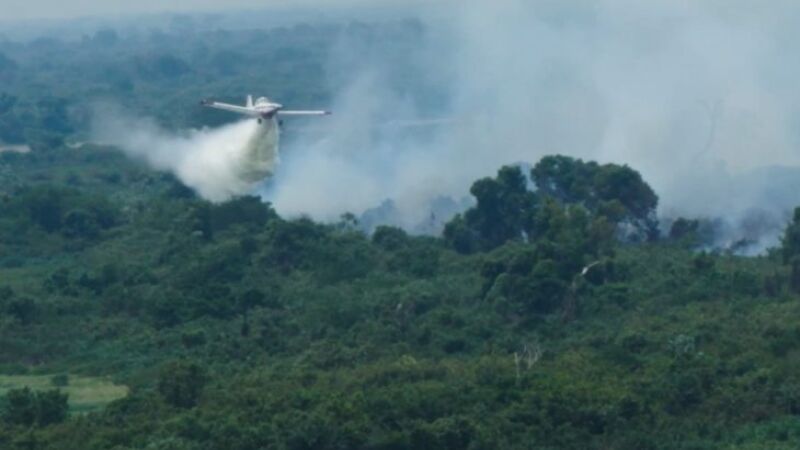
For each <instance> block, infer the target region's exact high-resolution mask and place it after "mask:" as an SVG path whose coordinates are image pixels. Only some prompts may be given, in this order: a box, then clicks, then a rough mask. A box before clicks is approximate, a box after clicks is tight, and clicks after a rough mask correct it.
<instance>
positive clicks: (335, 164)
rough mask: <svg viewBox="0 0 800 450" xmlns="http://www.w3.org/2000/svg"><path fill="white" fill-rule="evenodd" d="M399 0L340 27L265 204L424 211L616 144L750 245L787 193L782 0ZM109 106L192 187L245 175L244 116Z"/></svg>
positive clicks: (385, 212) (409, 213) (774, 221)
mask: <svg viewBox="0 0 800 450" xmlns="http://www.w3.org/2000/svg"><path fill="white" fill-rule="evenodd" d="M408 14H409V16H412V17H413V16H416V17H417V18H418V21H419V22H414V21H405V22H400V23H385V24H380V25H378V26H375V27H373V28H372V29H370V30H366V31H365V30H364V29H363V27H361V26H355V25H351V26H349V27H346V28H345V29H344V31H343V32H342V33H341V36H340V38H339V42H338V44H337V45H335V46H334V49H333V50H332V51H331V52H330V55H329V61H328V64H327V65H326V67H325V72H326V73H327V74H328V77H329V80H328V83H329V86H328V88H329V90H330V92H333V93H334V98H335V100H334V102H333V104H332V105H331V107H332V109H333V110H334V115H333V116H332V117H330V118H324V119H314V120H315V122H313V123H307V122H301V123H299V124H293V123H291V122H290V123H288V124H287V130H288V131H287V133H286V135H285V137H286V139H285V141H286V142H285V143H284V146H283V154H282V156H283V162H282V165H281V167H280V169H279V170H277V171H276V172H275V176H274V177H273V178H272V179H271V180H269V181H268V182H267V183H265V184H262V185H261V186H258V187H257V188H256V191H257V192H259V193H260V194H261V195H262V196H263V197H264V198H265V200H268V201H271V202H273V203H274V205H275V206H276V208H277V209H278V211H279V212H280V213H282V214H284V215H288V216H292V215H298V214H307V215H310V216H312V217H314V218H316V219H320V220H335V219H336V218H338V216H339V215H340V214H341V213H343V212H352V213H355V214H357V215H361V214H363V213H365V212H367V213H368V214H367V216H368V217H369V220H370V222H371V223H378V222H380V221H381V217H385V218H386V220H388V221H391V222H393V223H396V224H398V225H402V226H405V227H407V228H410V229H420V226H422V225H421V224H427V226H422V228H423V229H427V230H428V231H435V230H436V229H438V228H440V227H441V224H442V222H444V221H445V220H446V219H447V218H448V217H449V215H450V214H452V211H453V210H454V207H453V205H460V206H459V207H462V208H463V202H462V199H463V198H464V197H465V196H466V195H467V193H468V189H469V186H470V184H471V183H472V182H473V181H474V180H475V179H477V178H479V177H482V176H487V175H491V174H493V173H494V172H495V171H496V170H497V168H498V167H499V166H501V165H503V164H510V163H516V162H526V163H535V162H536V161H538V160H539V159H540V158H541V157H542V156H544V155H547V154H554V153H561V154H566V155H571V156H576V157H581V158H584V159H591V160H596V161H599V162H614V163H620V164H628V165H630V166H632V167H634V168H635V169H637V170H639V171H640V172H642V174H643V176H644V178H645V180H647V181H648V182H649V183H650V184H651V185H652V186H653V188H654V189H655V190H656V192H657V193H658V194H659V196H660V199H661V201H660V214H661V215H662V216H663V217H667V218H669V217H677V216H686V217H701V218H719V219H721V220H722V221H723V222H724V223H725V224H726V226H724V227H720V230H722V231H721V232H722V233H724V234H725V236H721V237H720V242H734V241H737V240H739V239H741V238H747V239H749V240H750V241H751V242H752V245H753V248H756V249H758V250H760V249H763V248H764V247H765V246H767V245H770V244H772V243H775V242H776V236H777V233H778V231H779V230H780V228H781V227H782V226H783V224H784V223H785V214H786V211H787V210H788V209H789V208H791V207H793V206H794V205H795V204H797V203H800V201H798V199H797V196H796V195H795V194H794V192H798V191H797V189H796V187H798V186H797V185H798V183H797V181H796V180H798V178H800V177H798V176H797V175H798V174H800V171H798V170H795V169H796V168H798V166H799V165H800V152H798V148H797V144H798V141H800V128H799V127H797V122H798V119H800V91H798V90H797V89H796V80H798V79H800V60H797V59H796V58H793V54H794V52H793V50H794V49H793V47H794V46H793V43H794V42H796V41H797V38H798V32H797V30H798V29H799V28H798V27H797V24H798V23H800V22H798V19H800V4H797V3H796V2H790V1H788V0H775V1H773V2H769V3H765V2H754V1H751V0H724V1H723V0H709V1H706V2H675V1H669V0H653V1H649V2H640V1H634V0H596V1H580V0H575V1H568V2H564V1H556V0H504V1H499V2H486V1H480V0H466V1H451V2H445V1H443V2H439V3H437V6H432V7H428V8H422V7H419V8H417V9H416V10H415V9H409V10H408ZM431 18H432V19H431ZM398 36H399V37H398ZM293 106H294V105H293ZM299 106H301V107H305V106H308V107H317V106H324V105H299ZM438 119H445V120H438ZM291 120H294V119H287V121H291ZM317 120H321V121H323V122H316V121H317ZM120 125H121V126H118V127H110V128H109V129H113V130H116V131H114V132H112V135H113V136H114V137H116V139H109V140H111V141H112V142H115V143H118V144H119V145H121V146H122V147H123V148H125V149H127V150H126V151H128V152H129V153H131V154H134V155H138V156H141V157H143V158H145V159H147V160H148V161H150V162H151V163H152V164H153V165H155V166H156V167H161V168H165V169H170V170H173V171H175V173H177V174H178V176H179V177H180V178H181V179H182V180H184V182H186V183H187V184H188V185H190V186H192V187H194V188H195V189H197V191H198V192H200V194H201V195H203V196H205V197H208V198H210V199H212V200H220V199H223V198H225V197H227V196H229V195H232V194H236V193H241V192H246V191H248V190H250V189H252V184H251V183H250V182H249V181H248V182H244V181H243V180H242V179H240V178H239V176H240V174H241V170H242V163H241V161H242V160H245V161H248V159H247V157H245V156H243V155H247V154H249V153H251V152H250V151H249V150H243V149H246V148H252V147H253V146H254V144H253V142H254V140H253V139H254V138H253V136H254V135H255V134H254V133H256V131H255V125H254V124H253V123H251V122H244V123H239V124H235V125H231V126H228V127H223V128H220V129H217V130H203V131H198V132H192V133H189V134H188V135H186V136H175V135H171V134H169V133H165V132H163V131H161V130H158V129H155V128H153V127H152V126H145V127H140V126H139V125H142V124H140V123H137V125H136V126H131V124H130V123H128V124H120ZM145 125H146V124H145ZM273 149H274V147H273ZM273 152H274V150H273ZM275 156H277V155H275ZM252 160H253V159H250V161H252ZM256 160H258V159H257V158H256ZM266 160H270V161H274V160H275V158H272V159H269V158H266V159H263V158H262V160H261V161H266ZM272 170H273V167H272V166H269V167H268V168H265V169H264V170H262V171H261V172H263V173H267V172H272ZM256 172H258V171H256ZM777 173H779V174H780V176H776V174H777ZM252 179H253V178H251V179H250V181H252ZM448 197H449V198H451V199H452V200H451V201H449V202H447V201H445V202H443V201H442V199H443V198H448ZM443 204H444V205H447V207H446V208H444V209H445V210H447V213H440V209H439V206H437V205H443ZM456 210H457V208H456ZM754 224H755V225H754Z"/></svg>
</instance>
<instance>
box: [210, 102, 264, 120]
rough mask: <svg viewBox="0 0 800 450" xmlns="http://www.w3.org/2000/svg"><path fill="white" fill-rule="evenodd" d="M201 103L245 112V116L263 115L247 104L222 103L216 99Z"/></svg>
mask: <svg viewBox="0 0 800 450" xmlns="http://www.w3.org/2000/svg"><path fill="white" fill-rule="evenodd" d="M200 104H201V105H203V106H208V107H209V108H216V109H222V110H225V111H230V112H235V113H239V114H244V115H245V116H251V117H258V116H260V115H261V114H260V113H259V112H258V111H256V110H254V109H252V108H247V107H245V106H238V105H231V104H229V103H221V102H215V101H210V100H203V101H202V102H200Z"/></svg>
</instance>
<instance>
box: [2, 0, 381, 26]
mask: <svg viewBox="0 0 800 450" xmlns="http://www.w3.org/2000/svg"><path fill="white" fill-rule="evenodd" d="M381 3H387V4H388V3H395V2H392V1H368V0H337V1H335V2H332V1H328V2H325V1H321V0H226V1H221V0H171V1H164V0H135V1H131V0H66V1H65V0H0V11H2V13H0V21H13V20H29V19H61V18H76V17H84V16H106V15H124V14H141V13H157V12H185V11H220V10H232V9H233V10H235V9H249V8H259V9H261V8H269V7H295V6H308V5H331V4H335V5H336V6H349V5H357V4H371V5H378V4H381Z"/></svg>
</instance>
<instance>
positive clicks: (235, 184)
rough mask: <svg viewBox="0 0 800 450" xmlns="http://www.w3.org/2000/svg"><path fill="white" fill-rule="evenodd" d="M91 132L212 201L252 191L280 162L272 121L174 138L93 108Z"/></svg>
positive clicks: (152, 124)
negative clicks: (171, 175)
mask: <svg viewBox="0 0 800 450" xmlns="http://www.w3.org/2000/svg"><path fill="white" fill-rule="evenodd" d="M92 128H93V133H92V134H93V136H94V137H95V139H97V140H99V141H100V142H104V143H108V144H111V145H114V146H117V147H119V148H120V149H122V150H123V151H124V152H125V153H126V154H128V155H129V156H131V157H133V158H136V159H141V160H144V161H145V162H147V163H148V164H150V165H151V166H152V167H154V168H156V169H159V170H168V171H170V172H172V173H174V174H175V175H176V176H177V177H178V178H179V179H180V180H181V181H182V182H183V183H184V184H186V185H187V186H189V187H191V188H192V189H194V190H195V191H196V192H197V193H198V194H199V195H200V196H202V197H204V198H206V199H208V200H211V201H214V202H218V201H223V200H227V199H228V198H230V197H232V196H235V195H241V194H247V193H250V192H252V191H253V189H254V188H255V186H256V184H257V183H259V182H261V181H262V180H263V179H265V178H267V177H269V176H271V175H272V174H273V173H274V171H275V167H276V165H277V164H278V160H279V158H278V156H279V155H278V131H277V127H275V125H274V123H273V122H271V121H264V123H263V124H261V125H259V124H258V123H257V122H256V121H255V120H245V121H242V122H237V123H233V124H230V125H225V126H222V127H219V128H216V129H207V128H204V129H201V130H190V131H188V132H186V133H174V132H169V131H166V130H164V129H162V128H160V127H159V126H158V125H156V124H155V122H154V121H152V120H149V119H139V118H135V117H128V116H126V114H125V113H123V112H122V111H121V110H119V109H116V108H114V107H111V106H108V105H102V106H98V107H97V108H96V111H95V114H94V123H93V124H92Z"/></svg>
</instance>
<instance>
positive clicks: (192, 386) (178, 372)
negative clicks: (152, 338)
mask: <svg viewBox="0 0 800 450" xmlns="http://www.w3.org/2000/svg"><path fill="white" fill-rule="evenodd" d="M206 382H207V375H206V373H205V370H203V368H202V367H200V365H198V364H197V363H194V362H186V361H178V362H173V363H170V364H168V365H166V366H165V367H164V368H162V369H161V374H160V375H159V379H158V392H159V393H160V394H161V395H162V397H163V398H164V400H165V401H166V402H167V403H169V404H170V405H172V406H175V407H178V408H191V407H193V406H195V405H196V404H197V402H198V400H199V399H200V395H201V394H202V393H203V388H204V387H205V384H206Z"/></svg>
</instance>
